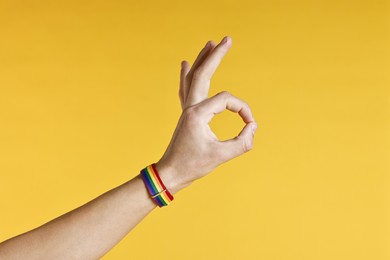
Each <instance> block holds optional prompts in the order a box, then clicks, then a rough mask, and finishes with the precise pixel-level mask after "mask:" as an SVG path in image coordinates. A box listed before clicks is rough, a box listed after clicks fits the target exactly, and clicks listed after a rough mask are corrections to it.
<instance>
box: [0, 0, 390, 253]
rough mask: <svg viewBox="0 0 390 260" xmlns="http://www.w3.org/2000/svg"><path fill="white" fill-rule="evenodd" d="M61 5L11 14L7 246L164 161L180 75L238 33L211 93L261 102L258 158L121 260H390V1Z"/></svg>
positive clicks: (4, 178) (127, 244) (4, 182)
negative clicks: (208, 47) (213, 44)
mask: <svg viewBox="0 0 390 260" xmlns="http://www.w3.org/2000/svg"><path fill="white" fill-rule="evenodd" d="M62 2H63V3H58V2H57V1H11V0H10V1H4V0H0V211H1V212H0V240H4V239H6V238H9V237H11V236H14V235H16V234H19V233H21V232H24V231H26V230H29V229H32V228H34V227H36V226H38V225H41V224H43V223H45V222H46V221H48V220H50V219H52V218H54V217H56V216H58V215H60V214H63V213H65V212H67V211H69V210H71V209H73V208H75V207H77V206H79V205H81V204H83V203H85V202H87V201H89V200H91V199H93V198H94V197H96V196H98V195H99V194H101V193H103V192H105V191H107V190H109V189H111V188H113V187H115V186H117V185H119V184H121V183H123V182H125V181H127V180H128V179H130V178H132V177H133V176H135V175H136V174H138V171H139V170H140V169H141V168H142V167H144V166H145V165H147V164H148V163H151V162H153V161H157V160H158V159H159V158H160V156H161V155H162V153H163V152H164V150H165V147H166V146H167V144H168V142H169V140H170V137H171V134H172V132H173V130H174V128H175V125H176V122H177V119H178V117H179V115H180V105H179V99H178V96H177V92H178V83H179V68H180V61H181V60H182V59H187V60H189V61H190V62H193V60H194V58H195V57H196V55H197V53H198V51H199V50H200V49H201V48H202V47H203V45H204V44H205V43H206V41H207V40H209V39H213V40H214V41H220V39H221V38H222V37H223V36H224V35H230V36H231V37H232V39H233V47H232V49H231V51H230V52H229V53H228V55H227V56H226V58H225V59H224V60H223V62H222V64H221V67H220V68H219V69H218V71H217V73H216V74H215V77H214V78H213V81H212V87H211V92H210V94H211V95H213V94H215V93H217V92H220V91H222V90H228V91H230V92H231V93H233V94H235V95H237V96H239V97H241V98H243V99H244V100H246V101H247V102H248V103H249V104H250V105H251V107H252V109H253V112H254V115H255V117H256V119H257V120H258V122H259V125H260V128H259V130H258V132H257V135H256V143H255V149H254V150H253V151H251V152H250V153H248V154H246V155H244V156H242V157H240V158H238V159H236V160H233V161H231V162H229V163H227V164H225V165H223V166H221V167H220V168H218V169H217V170H216V171H215V172H213V173H212V174H211V175H209V176H207V177H205V178H204V179H202V180H199V181H198V182H196V183H195V184H193V185H192V186H190V187H189V188H187V189H186V190H184V191H182V192H180V193H178V194H177V196H176V199H175V202H174V203H173V204H172V205H171V206H169V207H168V208H163V209H157V210H155V211H154V212H153V213H152V214H151V215H149V216H148V217H147V218H146V219H145V220H144V221H143V222H142V223H141V224H140V225H139V226H137V227H136V229H135V230H134V231H133V232H132V233H130V235H128V236H127V237H126V238H125V239H124V240H123V241H122V242H121V243H120V244H119V245H118V246H116V247H115V248H114V249H113V250H112V251H111V252H110V253H108V254H107V255H106V256H105V257H104V259H267V260H268V259H299V260H304V259H354V260H357V259H375V260H381V259H390V210H389V209H390V191H389V188H390V187H389V186H390V182H389V172H390V160H389V159H390V131H389V130H390V94H389V84H390V51H389V47H390V29H389V27H390V19H389V17H390V9H389V2H388V1H385V0H383V1H375V0H367V1H352V0H351V1H340V0H337V1H336V0H332V1H329V0H327V1H326V0H323V1H287V0H286V1H254V0H253V1H245V0H241V1H226V0H224V1H222V0H220V1H206V0H202V1H200V0H199V1H155V2H151V1H62ZM212 127H213V129H215V131H216V132H217V133H218V134H219V135H220V136H221V138H228V137H229V136H234V134H235V133H236V132H237V131H239V129H240V128H241V127H242V123H241V121H240V120H239V119H238V118H237V117H234V116H233V115H231V114H228V113H227V112H226V113H225V114H223V115H221V116H219V117H217V118H216V120H215V122H213V125H212Z"/></svg>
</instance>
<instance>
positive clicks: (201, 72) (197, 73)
mask: <svg viewBox="0 0 390 260" xmlns="http://www.w3.org/2000/svg"><path fill="white" fill-rule="evenodd" d="M204 76H205V72H204V70H203V69H202V68H198V69H196V70H195V71H194V75H193V77H192V79H194V80H198V79H201V78H203V77H204Z"/></svg>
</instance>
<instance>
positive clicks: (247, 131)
mask: <svg viewBox="0 0 390 260" xmlns="http://www.w3.org/2000/svg"><path fill="white" fill-rule="evenodd" d="M256 129H257V123H256V122H250V123H248V124H246V125H245V126H244V128H243V129H242V130H241V132H240V133H239V135H238V136H237V137H235V138H233V139H230V140H227V141H224V142H222V149H221V150H222V151H221V152H222V153H223V155H222V156H223V159H224V160H225V161H229V160H231V159H233V158H235V157H237V156H240V155H241V154H244V153H246V152H249V151H250V150H252V148H253V139H254V136H255V132H256Z"/></svg>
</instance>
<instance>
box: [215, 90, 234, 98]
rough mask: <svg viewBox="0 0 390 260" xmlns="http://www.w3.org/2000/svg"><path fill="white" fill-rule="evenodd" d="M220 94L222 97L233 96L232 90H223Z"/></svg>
mask: <svg viewBox="0 0 390 260" xmlns="http://www.w3.org/2000/svg"><path fill="white" fill-rule="evenodd" d="M218 95H220V96H221V97H223V98H230V97H231V96H232V94H230V92H229V91H226V90H225V91H222V92H220V93H219V94H218Z"/></svg>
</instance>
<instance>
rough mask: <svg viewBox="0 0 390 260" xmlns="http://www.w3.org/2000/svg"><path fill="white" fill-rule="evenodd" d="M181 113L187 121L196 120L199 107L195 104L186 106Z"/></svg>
mask: <svg viewBox="0 0 390 260" xmlns="http://www.w3.org/2000/svg"><path fill="white" fill-rule="evenodd" d="M183 113H184V116H185V117H186V119H188V120H189V121H197V120H198V118H199V108H198V107H197V106H191V107H187V108H186V109H185V110H184V112H183Z"/></svg>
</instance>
